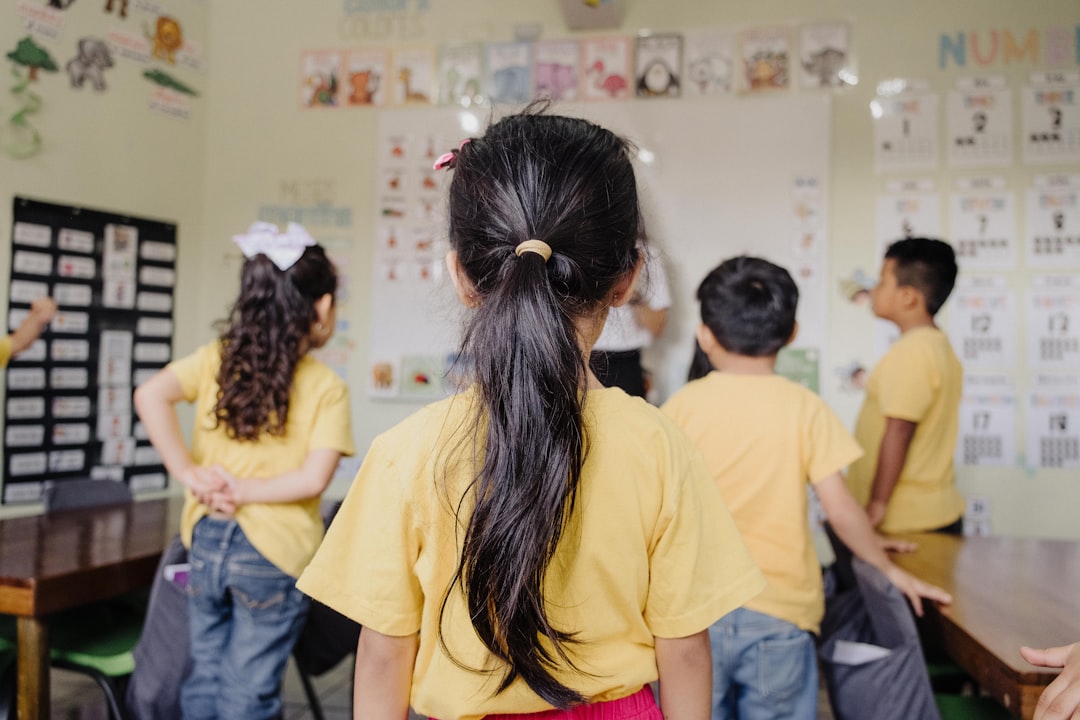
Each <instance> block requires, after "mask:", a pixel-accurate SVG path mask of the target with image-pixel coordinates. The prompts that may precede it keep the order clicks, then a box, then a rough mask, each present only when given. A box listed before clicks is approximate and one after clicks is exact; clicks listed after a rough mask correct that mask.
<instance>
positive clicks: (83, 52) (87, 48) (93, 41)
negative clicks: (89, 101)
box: [66, 37, 113, 92]
mask: <svg viewBox="0 0 1080 720" xmlns="http://www.w3.org/2000/svg"><path fill="white" fill-rule="evenodd" d="M112 66H113V59H112V53H110V52H109V46H108V45H107V44H106V43H105V41H104V40H102V39H101V38H96V37H84V38H82V39H81V40H79V44H78V51H77V53H76V55H75V57H73V58H71V59H70V60H68V63H67V66H66V68H67V73H68V78H69V79H70V80H71V87H73V88H81V87H82V86H83V84H84V83H86V81H88V80H89V81H90V86H91V87H92V88H94V90H97V91H98V92H102V91H104V90H105V71H106V70H108V69H109V68H111V67H112Z"/></svg>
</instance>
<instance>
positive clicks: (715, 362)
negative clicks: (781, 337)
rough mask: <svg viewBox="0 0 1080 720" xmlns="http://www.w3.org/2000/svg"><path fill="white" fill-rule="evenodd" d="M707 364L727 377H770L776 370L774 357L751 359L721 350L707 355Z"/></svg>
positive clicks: (748, 356)
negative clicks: (727, 375)
mask: <svg viewBox="0 0 1080 720" xmlns="http://www.w3.org/2000/svg"><path fill="white" fill-rule="evenodd" d="M709 362H710V363H712V366H713V367H714V368H716V369H717V370H719V371H720V372H722V373H727V374H729V375H772V374H773V373H774V372H775V369H776V356H775V355H766V356H764V357H752V356H750V355H737V354H735V353H732V352H728V351H726V350H723V349H718V350H717V351H716V352H712V353H709Z"/></svg>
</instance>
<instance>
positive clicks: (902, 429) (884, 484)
mask: <svg viewBox="0 0 1080 720" xmlns="http://www.w3.org/2000/svg"><path fill="white" fill-rule="evenodd" d="M916 427H917V425H916V424H915V423H913V422H911V421H910V420H901V419H899V418H892V417H891V418H885V435H884V436H882V438H881V450H880V452H878V462H877V469H876V470H875V472H874V485H873V487H872V488H871V490H870V501H869V502H868V503H867V505H866V515H867V517H869V518H870V524H871V525H875V526H876V525H878V524H880V523H881V521H882V520H884V519H885V508H886V507H887V506H888V504H889V498H891V497H892V493H893V490H894V489H895V488H896V483H897V482H899V481H900V472H901V471H902V470H903V469H904V463H905V462H906V461H907V454H908V448H910V447H911V438H912V437H914V436H915V428H916Z"/></svg>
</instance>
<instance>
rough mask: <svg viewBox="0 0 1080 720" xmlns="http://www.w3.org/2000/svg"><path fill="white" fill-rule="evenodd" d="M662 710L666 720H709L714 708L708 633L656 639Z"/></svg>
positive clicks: (703, 631) (704, 631)
mask: <svg viewBox="0 0 1080 720" xmlns="http://www.w3.org/2000/svg"><path fill="white" fill-rule="evenodd" d="M656 668H657V670H658V672H659V673H660V709H661V710H662V711H663V713H664V719H665V720H708V718H709V716H710V712H711V711H710V706H711V704H712V650H711V649H710V646H709V631H708V630H702V631H701V632H699V633H697V634H696V635H690V636H689V637H684V638H656Z"/></svg>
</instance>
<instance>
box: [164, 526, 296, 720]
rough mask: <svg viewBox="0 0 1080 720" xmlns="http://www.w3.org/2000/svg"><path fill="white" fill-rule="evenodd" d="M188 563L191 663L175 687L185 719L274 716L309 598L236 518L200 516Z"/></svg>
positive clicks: (239, 719) (248, 719)
mask: <svg viewBox="0 0 1080 720" xmlns="http://www.w3.org/2000/svg"><path fill="white" fill-rule="evenodd" d="M189 562H190V563H191V575H190V579H189V586H188V592H189V594H190V601H189V608H190V611H191V622H190V625H191V657H192V661H193V667H192V671H191V675H189V676H188V678H187V679H186V680H185V681H184V685H183V687H182V688H181V691H180V702H181V706H182V707H183V712H184V718H185V720H202V719H203V718H206V719H208V720H209V719H210V718H221V719H222V720H258V719H259V718H274V717H277V716H278V715H279V714H280V713H281V679H282V675H283V674H284V672H285V665H286V663H287V662H288V661H289V654H290V653H291V652H292V648H293V644H294V643H295V642H296V638H297V637H298V636H299V634H300V630H301V628H302V627H303V621H304V616H305V614H306V612H307V598H306V597H305V595H304V594H303V593H301V592H300V591H299V590H297V589H296V580H295V578H292V577H290V576H289V575H286V574H285V573H283V572H282V571H281V570H279V569H278V568H277V567H275V566H274V565H273V564H272V563H270V562H269V561H268V560H266V558H264V557H263V556H262V555H261V554H260V553H259V551H258V550H256V549H255V548H254V547H252V545H251V543H250V542H248V539H247V537H245V536H244V532H243V531H242V530H241V529H240V526H239V525H237V524H236V521H234V520H220V519H217V518H211V517H205V518H203V519H202V520H200V521H199V522H198V523H197V524H196V525H195V531H194V536H193V538H192V542H191V554H190V557H189Z"/></svg>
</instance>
